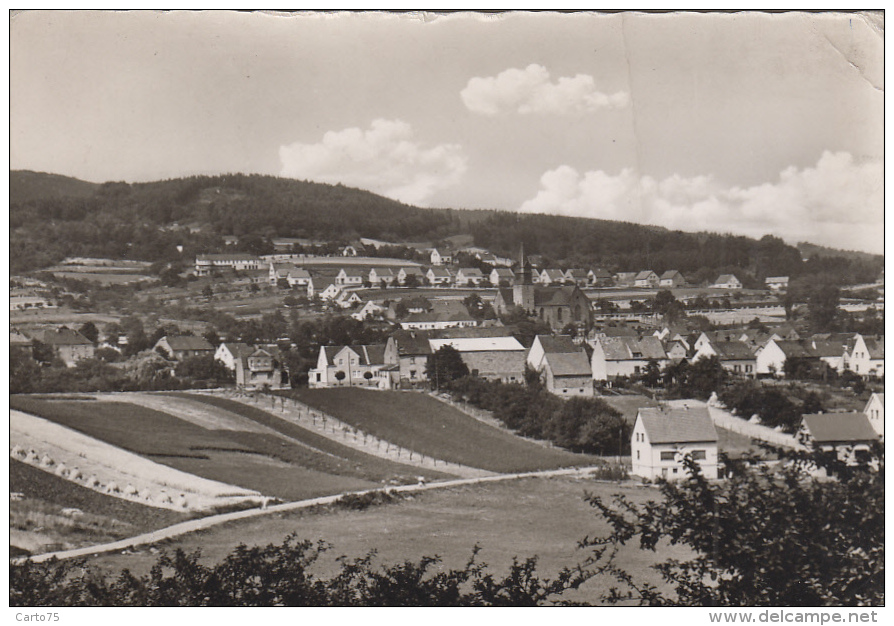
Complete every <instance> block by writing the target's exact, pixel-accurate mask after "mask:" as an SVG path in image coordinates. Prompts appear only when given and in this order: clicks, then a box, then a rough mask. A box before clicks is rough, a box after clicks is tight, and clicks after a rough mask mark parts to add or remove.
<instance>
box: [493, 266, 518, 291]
mask: <svg viewBox="0 0 894 626" xmlns="http://www.w3.org/2000/svg"><path fill="white" fill-rule="evenodd" d="M489 278H490V284H491V285H493V286H494V287H501V286H502V287H511V286H512V283H513V282H515V272H513V271H512V270H511V269H509V268H508V267H495V268H494V269H492V270H491V272H490V276H489Z"/></svg>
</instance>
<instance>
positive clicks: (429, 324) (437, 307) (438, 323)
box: [400, 300, 478, 330]
mask: <svg viewBox="0 0 894 626" xmlns="http://www.w3.org/2000/svg"><path fill="white" fill-rule="evenodd" d="M477 325H478V320H476V319H475V318H474V317H473V316H472V314H471V313H469V310H468V309H467V308H466V306H465V305H464V304H463V303H462V302H458V301H456V300H436V301H434V302H433V304H432V308H431V310H430V311H423V312H419V313H410V314H409V315H408V316H406V317H405V318H403V319H402V320H401V321H400V327H401V328H403V329H404V330H440V329H444V328H456V327H470V326H477Z"/></svg>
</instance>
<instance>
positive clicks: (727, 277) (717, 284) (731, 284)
mask: <svg viewBox="0 0 894 626" xmlns="http://www.w3.org/2000/svg"><path fill="white" fill-rule="evenodd" d="M711 287H713V288H714V289H741V288H742V283H741V282H740V281H739V279H738V278H736V276H735V274H721V275H720V276H718V277H717V280H715V281H714V284H713V285H711Z"/></svg>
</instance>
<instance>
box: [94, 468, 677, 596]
mask: <svg viewBox="0 0 894 626" xmlns="http://www.w3.org/2000/svg"><path fill="white" fill-rule="evenodd" d="M585 491H588V492H591V493H595V494H597V495H600V496H603V497H605V498H610V497H611V495H612V494H615V493H624V494H625V495H627V496H628V497H629V498H630V499H631V500H633V501H635V502H643V501H645V500H647V499H657V498H659V497H660V496H659V494H658V493H657V491H655V490H654V489H650V488H644V487H639V486H635V485H632V484H623V485H619V484H609V483H598V482H593V481H590V480H581V479H573V478H567V477H564V478H550V479H546V478H532V479H524V480H517V481H515V480H513V481H506V482H500V483H490V484H487V483H485V484H480V485H468V486H463V487H454V488H450V489H443V490H440V489H439V490H432V491H428V492H424V493H420V494H416V495H414V496H412V497H411V498H408V499H405V500H403V501H401V502H399V503H396V504H387V505H381V506H376V507H372V508H370V509H367V510H364V511H351V510H343V509H334V508H330V509H322V510H308V511H303V512H294V513H284V514H272V515H269V516H264V517H261V518H255V519H252V520H244V521H240V522H233V523H229V524H225V525H222V526H218V527H215V528H213V529H209V530H206V531H201V532H198V533H194V534H190V535H187V536H183V537H181V538H178V539H176V540H171V541H170V542H165V544H163V545H161V546H159V547H162V548H163V549H165V550H168V551H171V550H173V549H174V548H183V549H184V550H186V551H188V552H191V551H194V550H197V549H200V550H201V552H202V555H203V559H204V560H206V561H207V562H216V561H219V560H220V559H221V558H223V557H224V556H225V555H226V554H227V553H229V552H230V551H232V550H233V549H234V548H235V547H236V546H237V545H239V544H240V543H244V544H246V545H266V544H268V543H277V544H278V543H281V542H282V540H283V539H284V538H285V536H286V535H288V534H290V533H296V534H297V536H298V538H299V539H309V540H312V541H316V540H324V541H327V542H329V543H330V544H332V546H333V548H332V550H331V551H330V552H329V553H327V555H326V557H325V558H323V559H322V560H321V561H320V562H319V563H318V565H317V566H315V567H316V568H317V569H316V570H315V571H316V572H318V573H319V574H320V575H332V574H333V573H335V572H336V571H337V563H336V562H335V558H336V557H338V556H340V555H346V556H348V557H349V558H355V557H361V556H364V555H365V554H366V553H368V552H369V551H370V550H376V552H377V556H376V561H375V562H376V563H381V564H396V563H400V562H403V561H404V560H407V559H409V560H414V561H416V560H418V559H420V558H421V557H422V556H430V555H438V556H440V557H441V558H442V559H443V565H444V566H445V567H451V568H453V567H456V568H459V567H463V566H464V565H465V563H466V562H467V561H468V559H469V557H470V556H471V554H472V549H473V547H474V546H475V545H476V544H478V545H480V547H481V552H480V553H479V561H480V562H484V563H487V565H488V571H489V572H491V573H493V574H494V575H495V576H496V575H503V574H505V573H506V571H507V569H508V567H509V566H510V564H511V562H512V559H513V557H516V556H518V557H519V558H526V557H529V556H534V555H536V556H537V557H538V559H539V560H538V572H539V573H540V575H541V576H555V574H556V573H557V572H558V571H559V570H561V569H562V568H563V567H571V566H574V565H575V564H577V563H580V562H581V561H582V560H583V559H584V558H585V556H586V554H587V553H586V552H584V551H582V550H580V549H578V548H577V542H578V541H579V540H581V539H582V538H583V537H584V536H586V535H597V534H601V533H603V532H606V531H607V525H606V524H605V523H604V522H602V521H601V520H600V519H598V518H597V517H596V515H595V514H594V512H593V510H592V509H591V508H590V507H589V506H588V505H587V503H586V502H584V500H583V495H584V492H585ZM660 548H661V550H660V552H659V553H658V554H656V553H651V552H643V551H640V550H638V549H637V548H636V547H635V546H627V547H625V548H623V549H622V551H621V552H620V554H619V563H620V564H621V565H622V566H624V567H625V568H627V569H628V570H629V571H630V572H632V573H633V574H634V575H636V576H637V577H648V579H649V580H650V581H652V582H653V583H654V584H656V585H661V580H660V577H659V576H657V575H656V574H655V572H653V571H652V570H651V569H650V565H652V564H653V563H655V562H657V561H660V560H664V559H667V558H671V557H676V558H686V557H687V556H688V554H689V553H688V552H687V551H685V550H683V549H680V548H672V547H668V546H664V545H661V546H660ZM155 559H156V556H155V555H154V554H152V553H150V552H149V550H148V549H141V550H139V551H136V552H135V553H133V554H128V555H122V554H107V555H102V556H98V557H94V558H92V559H91V564H92V565H95V566H97V567H98V568H100V569H101V570H103V571H105V572H108V573H110V574H117V573H118V572H120V571H121V570H122V569H124V568H129V569H131V571H133V572H134V573H136V574H143V573H146V572H147V571H148V569H149V567H151V565H152V564H153V563H154V562H155ZM612 584H613V581H611V580H609V579H606V578H600V579H594V580H592V581H590V582H588V583H587V584H585V586H584V587H583V588H582V589H581V590H579V591H578V592H575V593H573V594H570V595H569V596H568V598H567V599H569V600H579V601H580V600H582V601H589V602H593V603H598V602H599V600H600V597H601V594H602V593H604V592H605V591H606V590H607V589H608V588H609V586H611V585H612Z"/></svg>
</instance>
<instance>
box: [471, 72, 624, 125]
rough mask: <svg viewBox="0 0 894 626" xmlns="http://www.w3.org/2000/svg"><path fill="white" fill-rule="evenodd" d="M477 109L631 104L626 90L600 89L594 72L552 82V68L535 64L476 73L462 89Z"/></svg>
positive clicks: (561, 110) (575, 109) (559, 109)
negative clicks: (610, 91)
mask: <svg viewBox="0 0 894 626" xmlns="http://www.w3.org/2000/svg"><path fill="white" fill-rule="evenodd" d="M460 97H461V98H462V100H463V103H464V104H465V105H466V108H468V109H469V110H470V111H472V112H473V113H480V114H482V115H497V114H498V113H506V112H513V111H514V112H518V113H556V114H567V113H585V112H591V111H597V110H599V109H617V108H622V107H625V106H627V103H628V102H629V100H630V98H629V96H628V94H627V93H626V92H624V91H619V92H617V93H615V94H612V95H608V94H605V93H602V92H600V91H597V90H596V82H595V81H594V80H593V77H592V76H589V75H587V74H578V75H576V76H571V77H561V78H559V79H558V81H557V82H555V83H553V82H550V76H549V71H548V70H547V69H546V68H545V67H543V66H542V65H537V64H531V65H529V66H528V67H526V68H525V69H523V70H520V69H515V68H510V69H508V70H505V71H503V72H500V73H499V74H498V75H497V76H489V77H486V78H481V77H477V76H476V77H474V78H472V79H470V80H469V82H468V84H467V85H466V88H465V89H463V90H462V91H461V92H460Z"/></svg>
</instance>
